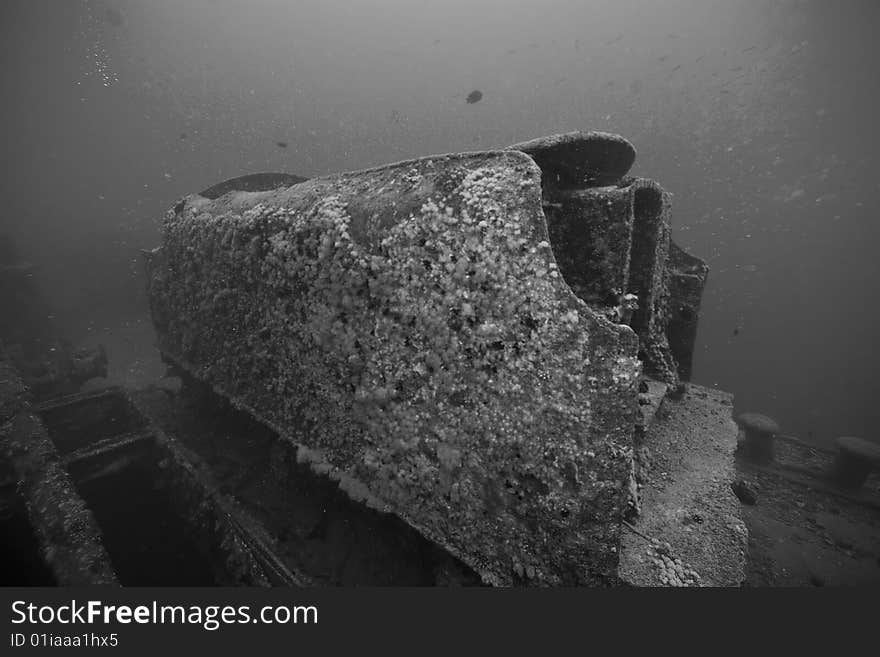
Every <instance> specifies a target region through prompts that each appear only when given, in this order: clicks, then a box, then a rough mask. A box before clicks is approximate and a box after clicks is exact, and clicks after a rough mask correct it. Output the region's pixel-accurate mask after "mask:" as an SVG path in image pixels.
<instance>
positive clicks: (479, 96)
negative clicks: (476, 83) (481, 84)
mask: <svg viewBox="0 0 880 657" xmlns="http://www.w3.org/2000/svg"><path fill="white" fill-rule="evenodd" d="M481 100H483V92H482V91H480V90H479V89H474V90H473V91H472V92H470V93H469V94H468V95H467V98H465V102H467V104H468V105H473V104H474V103H479V102H480V101H481Z"/></svg>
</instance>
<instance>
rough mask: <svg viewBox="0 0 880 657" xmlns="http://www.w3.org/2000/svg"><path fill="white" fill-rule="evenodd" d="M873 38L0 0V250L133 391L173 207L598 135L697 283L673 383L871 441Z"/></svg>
mask: <svg viewBox="0 0 880 657" xmlns="http://www.w3.org/2000/svg"><path fill="white" fill-rule="evenodd" d="M878 25H880V2H877V1H876V0H863V1H859V0H842V1H841V2H831V1H829V0H668V1H660V0H651V1H649V0H624V1H621V0H615V1H612V0H593V1H587V0H567V1H566V0H543V1H541V2H537V1H536V0H530V1H528V2H526V1H523V0H505V1H502V0H496V1H489V0H445V1H438V0H409V1H405V0H361V1H351V2H349V1H343V0H299V1H297V0H285V1H282V0H252V1H248V2H245V1H244V0H241V1H233V0H186V2H181V1H179V0H149V1H148V0H124V1H119V2H111V1H110V0H104V1H99V0H90V1H84V0H58V1H56V2H44V1H40V0H24V1H23V0H3V1H2V2H0V26H2V27H0V29H2V34H0V52H2V57H3V60H2V64H3V66H2V77H0V94H2V95H0V98H2V106H0V119H2V120H0V126H2V127H0V130H2V149H3V161H4V164H5V167H4V172H3V175H2V176H0V195H2V202H3V205H2V209H0V232H5V233H7V234H11V235H12V236H13V237H14V238H15V239H16V240H17V241H18V243H19V247H20V250H21V251H22V252H23V254H24V256H25V257H26V258H27V259H29V260H30V261H32V262H33V263H34V264H36V265H37V266H38V267H39V272H40V274H39V276H40V281H41V282H42V283H43V285H44V286H45V289H46V291H47V294H48V295H49V297H50V301H51V303H52V304H53V305H54V307H55V308H56V309H57V316H56V318H55V321H56V322H58V324H59V325H60V326H61V327H63V330H64V331H65V332H67V333H68V334H70V335H71V337H73V338H74V339H76V340H81V341H86V342H87V341H89V340H92V341H104V342H106V343H109V348H110V357H111V367H114V368H116V370H115V371H116V372H117V373H118V374H119V376H120V378H121V379H123V380H125V379H126V378H127V379H128V380H131V381H140V380H143V379H149V378H150V377H151V376H155V375H157V374H156V373H157V372H159V373H160V372H161V367H160V366H159V365H158V364H157V363H156V355H155V351H154V350H153V348H152V345H151V336H150V330H149V319H148V318H147V314H146V305H145V295H144V277H143V272H142V269H141V264H140V259H139V253H138V250H139V249H141V248H152V247H153V246H155V245H157V244H158V241H159V232H158V227H159V221H160V219H161V216H162V214H163V212H164V211H165V209H166V208H168V207H170V206H171V205H173V203H174V202H175V200H176V199H178V198H179V197H181V196H183V195H185V194H189V193H192V192H195V191H198V190H200V189H203V188H205V187H207V186H209V185H211V184H213V183H215V182H218V181H220V180H222V179H225V178H228V177H231V176H234V175H239V174H243V173H247V172H253V171H262V170H270V171H272V170H280V171H288V172H291V173H296V174H301V175H305V176H316V175H321V174H327V173H332V172H337V171H344V170H352V169H358V168H363V167H367V166H371V165H378V164H382V163H385V162H390V161H396V160H400V159H405V158H410V157H418V156H422V155H428V154H432V153H443V152H451V151H461V150H477V149H484V148H490V147H493V146H504V145H507V144H510V143H513V142H516V141H521V140H524V139H528V138H532V137H536V136H540V135H546V134H551V133H554V132H563V131H570V130H575V129H584V130H588V129H600V130H608V131H612V132H617V133H620V134H622V135H624V136H625V137H627V138H628V139H630V141H632V142H633V143H634V144H635V146H636V148H637V150H638V153H639V154H638V158H637V161H636V165H635V168H634V171H633V172H634V173H636V174H638V175H645V176H648V177H651V178H654V179H656V180H657V181H658V182H660V183H661V184H662V185H663V186H664V187H665V188H666V189H668V190H669V191H671V192H672V193H673V194H674V198H673V230H674V233H673V234H674V238H675V239H676V240H677V241H678V242H679V243H680V244H681V245H682V246H684V247H685V248H686V249H688V250H689V251H691V252H692V253H694V254H695V255H698V256H700V257H702V258H704V259H706V260H707V261H708V262H709V265H710V266H711V273H710V279H709V285H708V287H707V289H706V291H705V295H704V298H703V312H702V317H701V323H700V331H699V336H698V345H697V354H696V361H695V374H694V379H695V381H696V382H698V383H702V384H706V385H710V386H716V387H720V388H722V389H725V390H728V391H731V392H733V393H735V395H736V405H737V408H738V410H754V411H761V412H765V413H768V414H770V415H772V416H774V417H776V418H777V419H778V420H779V421H780V423H781V424H782V427H783V431H784V432H786V433H792V434H796V435H799V436H801V437H803V438H805V439H810V440H814V441H817V442H821V443H827V442H828V441H830V440H832V439H833V437H835V436H839V435H859V436H863V437H865V438H869V439H873V440H878V435H877V427H878V426H880V399H877V393H878V392H880V386H878V385H877V383H876V379H875V372H876V369H877V365H878V361H880V359H878V357H877V356H876V352H875V342H874V339H875V337H876V336H877V335H878V333H880V311H878V306H877V303H878V292H880V259H878V257H877V246H878V242H880V227H878V222H877V210H876V208H877V207H878V200H880V182H878V181H880V176H878V174H880V166H878V164H877V162H876V160H875V157H876V154H877V151H878V145H880V144H878V142H880V137H878V134H880V133H878V129H877V122H876V117H877V115H878V99H880V93H878V92H880V75H878V62H880V45H878V42H877V38H876V30H877V27H878ZM474 89H479V90H481V91H482V92H483V94H484V95H483V98H482V100H481V101H480V102H478V103H474V104H468V103H467V102H465V97H466V96H467V94H468V93H469V92H470V91H472V90H474ZM278 142H283V143H285V144H286V145H287V146H286V148H282V147H280V146H279V145H278ZM0 312H2V309H0ZM735 333H736V334H735Z"/></svg>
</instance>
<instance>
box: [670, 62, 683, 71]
mask: <svg viewBox="0 0 880 657" xmlns="http://www.w3.org/2000/svg"><path fill="white" fill-rule="evenodd" d="M680 68H681V64H679V65H678V66H676V67H675V68H674V69H672V70H671V71H670V73H675V72H676V71H677V70H678V69H680Z"/></svg>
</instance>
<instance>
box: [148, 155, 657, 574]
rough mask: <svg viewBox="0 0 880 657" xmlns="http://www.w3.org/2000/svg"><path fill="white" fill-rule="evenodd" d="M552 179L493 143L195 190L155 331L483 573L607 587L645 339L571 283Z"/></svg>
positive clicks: (166, 256)
mask: <svg viewBox="0 0 880 657" xmlns="http://www.w3.org/2000/svg"><path fill="white" fill-rule="evenodd" d="M540 179H541V175H540V170H539V168H538V167H537V166H536V164H535V162H534V161H532V160H531V159H530V158H529V157H527V156H526V155H524V154H522V153H519V152H515V151H508V152H485V153H473V154H463V155H451V156H437V157H432V158H423V159H420V160H414V161H409V162H402V163H398V164H393V165H388V166H386V167H381V168H378V169H372V170H368V171H361V172H355V173H349V174H340V175H336V176H329V177H325V178H319V179H314V180H310V181H308V182H303V183H300V184H297V185H294V186H290V187H282V188H279V189H276V190H274V191H265V192H230V193H228V194H226V195H224V196H221V197H219V198H217V199H215V200H209V199H206V198H203V197H200V196H191V197H188V198H187V199H184V201H183V202H182V203H179V204H178V205H177V206H176V207H175V210H174V211H171V212H169V213H168V215H167V217H166V221H165V225H164V235H163V242H162V246H161V247H160V248H159V249H157V250H156V251H154V252H153V254H152V255H151V256H150V258H149V263H148V273H149V293H150V300H151V307H152V312H153V318H154V323H155V325H156V328H157V332H158V335H159V340H160V348H161V350H162V352H163V353H164V354H165V356H166V357H167V358H169V359H171V360H172V361H174V362H176V363H177V364H178V365H180V366H182V367H184V368H185V369H186V370H188V371H189V372H190V373H191V374H192V375H194V376H196V377H197V378H199V379H201V380H203V381H205V382H207V383H209V384H210V385H211V386H212V387H214V389H215V390H217V391H218V392H220V393H221V394H222V395H224V396H226V397H227V398H229V399H230V400H232V401H233V402H234V403H235V404H236V405H238V406H239V407H241V408H244V409H245V410H247V411H248V412H250V413H251V414H252V415H254V416H255V417H257V418H259V419H261V420H262V421H264V422H265V423H267V424H269V425H270V426H272V427H273V428H274V429H276V430H277V431H278V432H279V433H280V434H281V435H282V436H284V437H285V439H289V440H292V441H293V442H294V443H295V444H297V445H298V446H299V447H300V451H299V453H300V458H302V459H303V460H307V461H309V462H310V463H311V464H312V465H313V467H314V468H315V469H316V470H318V471H319V472H325V473H327V474H328V475H329V476H331V477H334V478H336V479H339V480H340V485H341V486H343V487H344V488H345V489H346V490H347V491H348V492H349V493H350V494H351V495H352V496H353V497H355V498H360V499H364V500H365V501H366V502H367V503H369V504H373V505H377V506H379V507H380V508H383V509H387V510H390V511H393V512H395V513H396V514H398V515H399V516H400V517H402V518H403V519H405V520H406V521H408V522H409V523H410V524H411V525H412V526H414V527H416V528H417V529H419V530H420V531H422V532H423V533H424V534H426V535H427V536H429V537H430V538H432V539H433V540H435V541H437V542H438V543H440V544H441V545H444V546H445V547H447V548H448V549H449V550H451V551H452V552H453V553H455V554H457V555H459V556H460V557H461V558H462V559H463V560H464V561H465V562H466V563H467V564H468V565H470V566H471V567H473V568H474V569H475V570H477V571H478V572H479V573H480V574H481V575H482V576H483V578H484V579H485V580H486V581H488V582H491V583H495V584H502V585H504V584H512V583H530V584H563V583H566V584H602V583H611V582H613V580H614V577H615V572H616V566H617V544H618V540H619V527H620V524H619V520H620V516H621V513H622V510H623V506H624V502H625V491H626V487H627V482H628V478H629V477H630V473H631V471H632V445H631V440H632V428H633V425H634V421H635V414H636V413H637V412H638V411H637V404H636V394H637V391H636V385H637V379H638V373H639V369H640V365H639V362H638V360H637V359H636V358H635V356H636V351H637V341H636V336H635V334H634V333H633V332H632V330H631V329H630V328H629V327H626V326H621V325H616V324H614V323H612V322H609V321H607V320H605V319H604V318H602V317H600V316H598V315H597V314H596V313H594V312H593V311H592V310H590V309H589V308H588V307H587V306H586V304H584V303H583V302H582V301H580V300H579V299H578V298H577V297H576V296H575V295H574V294H573V293H572V291H571V289H570V288H569V287H568V286H567V285H566V283H565V282H564V281H563V278H562V276H561V275H560V273H559V270H558V269H557V265H556V262H555V259H554V255H553V251H552V250H551V247H550V243H549V241H548V234H547V227H546V223H545V220H544V215H543V212H542V209H541V188H540Z"/></svg>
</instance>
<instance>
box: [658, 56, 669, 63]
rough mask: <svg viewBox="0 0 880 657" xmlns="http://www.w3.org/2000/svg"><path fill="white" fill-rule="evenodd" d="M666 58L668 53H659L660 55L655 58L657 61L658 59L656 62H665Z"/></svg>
mask: <svg viewBox="0 0 880 657" xmlns="http://www.w3.org/2000/svg"><path fill="white" fill-rule="evenodd" d="M667 59H669V55H660V56H659V57H658V58H657V61H658V62H665V61H666V60H667Z"/></svg>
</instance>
